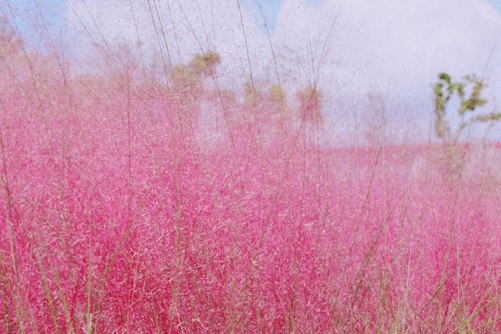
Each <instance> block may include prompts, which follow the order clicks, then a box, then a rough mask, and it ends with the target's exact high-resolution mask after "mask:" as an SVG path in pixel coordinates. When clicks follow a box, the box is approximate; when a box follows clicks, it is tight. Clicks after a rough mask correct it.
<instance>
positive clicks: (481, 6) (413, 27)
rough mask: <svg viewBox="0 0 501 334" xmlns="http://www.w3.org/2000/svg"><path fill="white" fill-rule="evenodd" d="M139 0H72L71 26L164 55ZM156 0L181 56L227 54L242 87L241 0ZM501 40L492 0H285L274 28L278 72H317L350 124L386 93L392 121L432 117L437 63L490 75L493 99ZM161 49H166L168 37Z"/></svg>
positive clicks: (289, 82) (500, 87)
mask: <svg viewBox="0 0 501 334" xmlns="http://www.w3.org/2000/svg"><path fill="white" fill-rule="evenodd" d="M133 2H134V6H133V7H132V9H133V11H131V7H130V3H129V1H120V0H106V1H102V0H87V1H86V2H85V3H86V6H84V5H83V3H82V2H81V1H77V0H69V4H70V6H71V7H72V8H73V9H74V10H75V12H76V13H77V14H78V19H77V17H75V15H73V13H72V12H71V10H70V11H69V12H68V14H67V16H66V18H67V20H68V23H69V25H70V26H72V27H73V29H70V30H75V28H78V29H80V28H79V20H82V22H83V23H84V24H85V26H86V27H87V29H89V31H91V33H92V34H93V35H94V40H95V41H98V42H99V43H100V42H101V41H102V39H101V37H100V36H99V33H98V32H97V29H96V27H99V30H100V31H101V32H102V34H103V37H104V39H106V40H107V41H108V43H110V44H111V45H118V44H120V43H123V44H128V45H129V46H132V47H134V48H136V50H137V51H138V52H139V50H141V51H142V52H143V55H144V57H145V58H148V59H151V58H152V57H153V55H157V56H158V55H159V52H160V48H159V44H158V41H157V35H158V31H159V29H160V25H159V21H158V18H157V17H156V15H157V14H156V12H154V13H153V15H154V16H155V21H156V25H157V32H155V29H154V25H153V24H152V22H153V21H152V17H151V12H150V9H149V7H148V5H147V4H148V1H133ZM261 2H263V1H262V0H261ZM149 3H150V5H151V6H153V4H154V3H156V4H157V6H158V8H159V14H160V17H161V19H162V25H163V28H164V32H165V35H166V40H167V42H168V44H167V45H168V48H169V53H170V57H171V59H172V61H173V62H174V63H179V62H180V61H187V60H189V59H190V58H191V57H192V56H193V54H195V53H197V52H200V50H201V49H204V50H206V49H214V50H217V51H218V52H219V53H220V54H221V55H222V58H223V67H222V70H221V80H222V81H223V82H225V83H226V85H231V86H232V87H239V85H240V83H241V82H242V81H243V80H247V79H248V77H249V66H248V62H247V51H246V50H247V48H246V42H245V40H244V33H243V29H242V22H241V18H240V13H239V10H238V7H237V2H236V1H226V0H198V1H196V0H184V1H179V0H175V1H174V0H169V1H155V2H154V1H151V0H150V1H149ZM246 3H247V5H245V6H243V7H242V9H243V12H242V20H243V27H245V33H246V34H245V36H246V37H247V47H248V50H249V55H250V59H251V66H252V71H253V73H254V75H255V76H256V77H261V78H264V79H267V80H269V81H272V82H275V81H276V80H277V79H276V74H275V63H274V60H273V58H272V52H271V48H270V43H269V41H268V38H267V36H266V34H265V33H264V31H263V28H262V26H263V22H262V20H261V18H260V17H259V15H257V14H256V13H258V11H256V8H252V6H249V5H248V3H249V1H246ZM167 4H168V5H169V7H170V12H169V10H168V9H169V8H168V6H167ZM152 8H153V9H154V7H152ZM264 9H265V10H269V9H267V8H266V7H264ZM89 12H90V13H91V14H92V17H93V18H91V16H90V15H89ZM132 12H133V13H134V17H133V15H132ZM171 14H172V16H171ZM267 15H268V14H267ZM133 18H135V21H136V25H137V26H138V34H139V36H140V39H141V42H142V46H141V48H139V47H138V46H137V43H136V41H137V36H136V29H135V25H134V19H133ZM333 22H334V25H332V24H333ZM331 26H332V29H331ZM78 29H77V31H78ZM80 36H82V34H81V33H80ZM162 43H163V40H162V41H161V43H160V44H162ZM500 43H501V15H500V14H499V13H498V12H497V11H496V10H495V9H494V8H493V7H492V6H491V5H490V4H489V3H488V2H487V1H486V0H434V1H422V0H372V1H366V0H325V1H323V2H320V3H319V2H318V1H317V2H315V3H313V2H312V1H303V0H283V1H282V4H281V7H280V12H279V14H278V17H277V19H276V25H275V30H274V31H273V32H272V35H271V44H272V45H273V51H274V53H275V56H276V58H275V59H276V61H277V63H278V68H279V73H280V78H281V80H282V82H283V83H284V85H285V86H286V87H288V88H289V90H293V89H294V88H295V87H298V86H304V85H306V84H308V83H311V82H312V81H315V80H316V79H319V80H320V81H319V85H320V87H321V88H322V90H324V91H325V92H326V93H327V95H328V96H329V97H330V98H331V102H332V103H330V104H329V105H328V107H332V108H334V107H335V106H339V103H342V104H343V105H344V107H345V108H346V106H347V105H351V108H348V109H346V110H350V111H348V112H339V111H334V110H329V111H328V115H329V116H330V117H331V119H333V120H334V119H335V120H336V121H340V123H339V124H342V126H343V127H346V124H349V123H350V122H352V121H353V112H352V110H353V108H357V106H360V105H362V103H360V101H361V99H362V98H364V97H366V96H367V94H368V93H376V94H381V95H383V96H384V97H385V98H386V99H387V102H388V105H389V108H390V109H392V110H393V111H392V112H391V113H390V114H389V117H390V121H391V122H393V123H394V124H393V128H394V129H396V128H400V129H403V128H404V127H403V124H404V122H407V124H408V121H409V120H412V121H413V122H416V124H417V123H420V124H421V126H422V127H427V126H428V125H429V122H430V120H431V110H430V101H431V96H430V88H431V85H432V84H433V82H434V81H435V78H436V75H437V73H438V72H440V71H448V72H450V73H452V74H453V75H455V76H462V75H465V74H469V73H477V74H479V75H483V73H484V70H485V71H486V75H487V78H488V80H489V81H488V82H489V84H490V91H489V92H488V94H489V97H490V98H491V100H492V98H493V97H497V98H498V99H499V100H501V95H500V94H501V79H499V78H501V44H500ZM80 44H81V45H87V46H89V45H90V44H89V43H83V41H80ZM161 48H162V50H163V51H162V52H163V53H164V55H166V49H165V45H163V44H162V47H161ZM79 52H80V53H82V50H80V51H79ZM166 58H167V57H166ZM496 94H497V95H496ZM333 101H336V102H337V103H338V104H335V103H334V102H333ZM329 109H330V108H329ZM337 110H339V108H338V109H337ZM358 112H359V113H362V112H363V110H360V111H358ZM364 112H366V111H364ZM369 118H370V117H369ZM406 131H407V130H404V131H403V132H406Z"/></svg>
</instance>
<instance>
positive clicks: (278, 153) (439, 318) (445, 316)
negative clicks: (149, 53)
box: [0, 60, 501, 333]
mask: <svg viewBox="0 0 501 334" xmlns="http://www.w3.org/2000/svg"><path fill="white" fill-rule="evenodd" d="M25 61H28V60H25ZM16 66H17V67H16V68H15V69H16V70H17V71H18V73H17V74H16V73H10V74H8V73H7V74H5V73H2V79H1V81H2V82H1V85H2V87H5V88H6V89H5V90H3V91H2V93H1V94H0V108H1V112H0V144H1V164H0V177H1V181H2V185H1V196H0V204H1V205H0V223H1V224H0V232H1V233H0V291H1V293H0V296H1V305H0V309H1V310H2V311H1V312H0V314H1V315H2V316H1V317H0V328H2V331H3V332H5V333H17V332H21V333H45V332H50V333H67V332H72V333H73V332H75V333H76V332H82V331H83V332H86V333H91V332H92V333H108V332H109V333H111V332H124V333H142V332H145V333H149V332H172V333H192V332H201V333H219V332H249V333H258V332H259V333H262V332H279V333H337V332H350V333H351V332H356V333H359V332H360V333H361V332H378V331H379V332H478V333H495V332H499V331H501V318H500V317H501V315H500V313H499V306H500V294H501V284H500V283H501V281H500V280H501V277H500V272H501V257H500V254H501V248H500V244H501V243H500V240H501V238H500V237H501V229H500V225H499V217H500V214H501V212H500V209H499V196H500V195H501V192H500V190H501V188H500V183H499V175H498V172H497V171H496V170H495V169H488V168H487V169H486V170H482V169H481V168H476V169H473V170H468V169H466V168H465V169H464V171H462V172H461V173H459V174H458V175H459V176H458V175H455V177H449V176H450V175H449V174H448V170H447V168H444V163H443V161H441V160H440V157H442V156H443V149H442V148H441V147H436V146H433V145H431V144H430V145H424V146H403V147H399V146H386V147H385V146H381V147H368V148H364V147H347V148H328V147H324V146H323V145H319V144H318V143H317V142H315V140H314V138H315V136H311V132H309V131H313V132H314V131H315V129H314V127H311V124H310V125H308V124H304V122H306V121H305V120H304V119H303V120H301V119H299V120H298V119H297V118H296V119H294V118H293V117H294V116H293V115H292V116H291V115H290V114H289V115H288V116H287V115H284V114H280V116H276V117H274V118H268V117H260V116H259V115H262V114H260V112H268V113H271V114H273V113H275V115H277V114H278V108H279V107H277V106H276V105H275V106H273V105H272V104H270V103H268V104H266V103H263V104H262V105H261V106H254V107H252V106H249V105H246V104H245V103H242V102H241V101H239V100H238V99H237V98H236V97H234V96H233V94H232V93H231V92H226V93H227V94H221V92H219V94H216V93H215V92H208V91H204V90H203V89H202V90H201V91H198V92H196V95H195V96H194V97H192V98H193V100H190V101H188V102H187V101H186V100H185V98H186V96H184V95H182V92H178V91H176V90H175V89H174V90H172V89H171V90H169V89H167V87H166V86H165V85H162V84H161V83H159V82H155V81H153V82H150V83H137V82H134V81H133V80H132V79H131V77H132V75H131V74H132V73H128V74H127V75H125V76H124V75H123V73H122V75H117V76H116V77H112V76H109V77H108V76H103V77H100V76H92V75H81V76H71V77H70V76H68V77H64V78H63V75H62V74H61V73H60V72H59V70H58V69H57V68H53V67H51V66H49V65H43V64H38V65H37V67H36V68H37V69H39V72H40V73H33V72H30V71H32V70H30V69H29V66H27V64H25V63H24V62H23V61H19V62H18V63H17V65H16ZM42 70H43V71H42ZM44 71H45V72H44ZM131 71H132V70H131ZM35 74H36V75H35ZM14 80H15V81H16V85H14V86H11V85H10V84H9V81H14ZM200 101H202V102H204V103H207V104H208V105H210V106H212V107H210V109H211V112H213V114H210V115H202V111H201V110H200V107H199V105H200ZM260 108H261V109H260ZM252 113H255V114H254V115H253V114H252ZM203 117H206V118H205V120H206V121H207V122H208V123H209V124H213V125H214V126H213V128H212V129H207V128H205V127H207V125H208V124H207V123H204V122H203V121H201V119H203ZM288 117H289V118H288ZM211 122H212V123H211ZM211 131H212V132H211ZM213 135H214V136H216V135H217V140H211V139H210V138H211V136H213ZM312 138H313V140H312ZM474 150H480V151H479V154H477V155H476V156H475V159H476V160H473V159H470V160H468V157H470V155H472V153H474V152H473V151H474ZM482 152H483V151H481V149H478V148H477V149H475V148H467V149H466V160H467V162H468V163H470V165H474V164H482V165H485V164H487V163H490V162H492V161H494V160H489V159H490V158H489V157H488V155H487V154H486V155H485V156H482ZM494 156H495V157H494V158H492V159H497V160H495V162H497V161H498V160H499V148H495V155H494ZM482 159H485V160H482ZM418 161H424V162H425V163H424V165H419V164H417V163H416V162H418ZM416 166H417V167H416ZM449 172H450V171H449Z"/></svg>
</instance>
